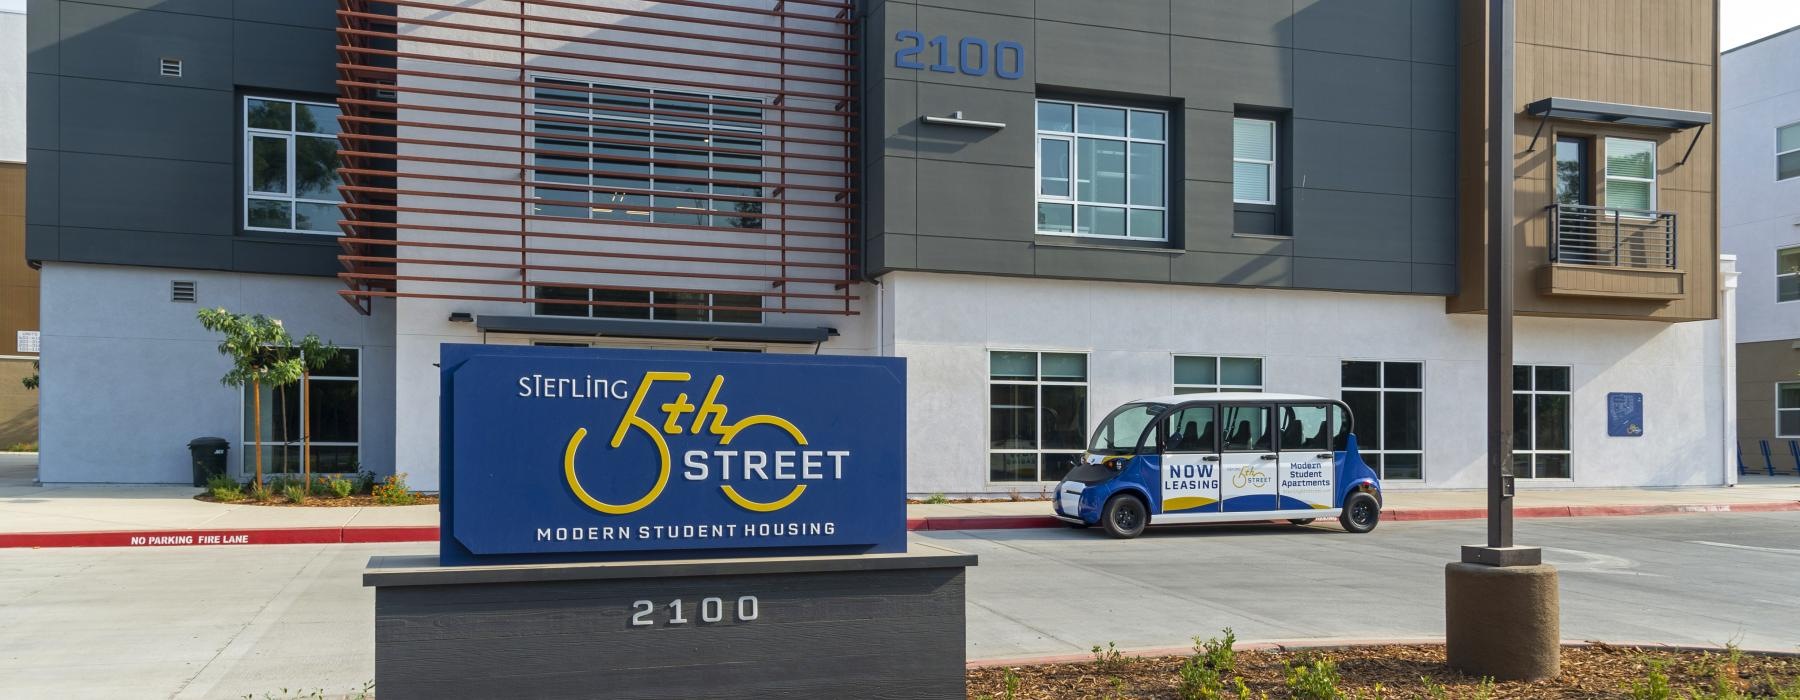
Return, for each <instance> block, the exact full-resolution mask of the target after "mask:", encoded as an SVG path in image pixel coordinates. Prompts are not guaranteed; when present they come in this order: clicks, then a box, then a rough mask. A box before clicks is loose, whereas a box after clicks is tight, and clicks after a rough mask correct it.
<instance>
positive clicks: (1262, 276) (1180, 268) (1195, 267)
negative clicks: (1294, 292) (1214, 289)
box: [1170, 253, 1294, 287]
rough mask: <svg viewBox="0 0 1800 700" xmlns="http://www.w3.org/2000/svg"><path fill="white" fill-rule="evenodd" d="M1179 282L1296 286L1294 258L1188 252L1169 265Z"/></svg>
mask: <svg viewBox="0 0 1800 700" xmlns="http://www.w3.org/2000/svg"><path fill="white" fill-rule="evenodd" d="M1170 273H1171V275H1172V277H1173V278H1174V280H1175V281H1176V282H1185V283H1189V284H1234V285H1244V286H1250V287H1291V286H1294V258H1292V257H1290V256H1286V255H1242V254H1238V253H1202V254H1188V255H1183V256H1181V257H1179V258H1176V259H1175V260H1174V261H1172V262H1171V264H1170Z"/></svg>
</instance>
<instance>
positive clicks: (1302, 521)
mask: <svg viewBox="0 0 1800 700" xmlns="http://www.w3.org/2000/svg"><path fill="white" fill-rule="evenodd" d="M1317 520H1318V518H1294V519H1293V520H1289V521H1288V522H1290V523H1293V524H1295V525H1311V524H1313V522H1315V521H1317Z"/></svg>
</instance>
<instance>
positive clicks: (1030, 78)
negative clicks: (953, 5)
mask: <svg viewBox="0 0 1800 700" xmlns="http://www.w3.org/2000/svg"><path fill="white" fill-rule="evenodd" d="M983 9H985V6H983ZM918 13H919V19H918V22H917V23H916V24H915V25H914V26H912V27H906V26H900V25H898V24H894V20H893V19H890V20H889V23H890V25H891V27H890V30H889V31H888V33H887V39H888V43H889V44H890V48H889V49H888V52H887V53H886V54H885V55H883V57H882V60H883V61H884V62H885V63H887V64H888V65H890V66H891V65H893V62H894V60H893V56H894V53H893V49H892V45H893V44H894V32H895V31H898V30H901V29H916V30H918V31H919V33H921V34H924V35H925V36H926V37H927V38H930V37H934V36H938V35H943V36H945V37H947V38H948V39H949V41H950V46H949V49H948V51H949V59H950V61H949V62H950V63H952V64H954V63H956V48H957V46H956V44H957V42H958V41H960V40H961V39H962V38H963V37H969V36H974V37H981V38H983V39H987V40H988V41H989V42H995V41H1002V40H1008V39H1010V40H1012V41H1016V42H1019V44H1020V45H1022V46H1024V47H1025V60H1024V65H1023V66H1020V68H1021V69H1022V70H1024V72H1025V75H1024V77H1021V78H1019V79H1018V80H1001V79H999V78H995V77H994V75H993V73H992V72H991V71H990V72H989V74H988V75H986V76H980V77H977V76H972V75H963V74H962V73H944V72H940V71H934V70H931V69H929V68H927V69H925V70H907V69H898V70H899V72H900V73H901V74H903V76H904V77H906V78H908V79H911V80H918V81H920V82H926V83H948V84H950V85H971V86H979V87H984V88H988V89H991V90H1012V91H1014V92H1031V91H1032V87H1031V86H1032V85H1033V84H1034V83H1035V82H1038V81H1041V80H1042V79H1041V78H1038V77H1036V76H1035V75H1034V71H1033V62H1032V57H1033V56H1035V55H1036V54H1037V53H1038V52H1037V51H1034V50H1032V42H1031V35H1032V28H1031V25H1032V22H1031V19H1030V17H1029V13H1027V15H1026V16H1017V17H1014V16H1007V15H997V14H990V13H987V12H970V11H967V10H951V9H945V8H942V7H929V6H923V5H921V6H920V7H919V8H918ZM920 60H922V61H924V62H925V64H926V65H927V66H929V65H931V64H933V63H936V62H937V51H935V50H933V49H932V47H930V46H927V47H925V53H923V54H921V56H920Z"/></svg>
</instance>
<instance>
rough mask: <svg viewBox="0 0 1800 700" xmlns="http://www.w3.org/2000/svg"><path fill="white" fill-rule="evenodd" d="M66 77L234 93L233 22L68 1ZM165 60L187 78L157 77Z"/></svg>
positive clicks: (63, 51)
mask: <svg viewBox="0 0 1800 700" xmlns="http://www.w3.org/2000/svg"><path fill="white" fill-rule="evenodd" d="M62 37H63V39H62V42H63V43H62V48H61V60H62V74H63V75H65V76H76V77H82V78H99V79H103V80H131V81H138V82H146V83H163V84H169V85H181V86H184V87H199V88H208V89H212V90H230V89H231V72H232V71H231V20H229V19H219V18H214V17H202V16H199V15H185V14H175V13H171V12H144V11H137V10H130V9H125V8H119V7H107V6H102V5H87V4H82V3H74V2H68V3H63V5H62ZM163 58H177V59H181V60H182V76H181V77H179V78H165V77H162V76H161V75H159V74H158V70H159V68H160V67H161V61H162V59H163Z"/></svg>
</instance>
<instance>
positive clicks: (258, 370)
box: [196, 307, 337, 491]
mask: <svg viewBox="0 0 1800 700" xmlns="http://www.w3.org/2000/svg"><path fill="white" fill-rule="evenodd" d="M196 316H197V317H198V318H199V319H200V325H201V326H203V327H205V328H206V329H207V330H209V331H212V332H215V333H220V334H223V335H224V336H225V339H224V340H223V341H221V342H220V343H219V354H221V355H224V356H226V357H229V358H231V362H232V366H231V370H230V371H228V372H226V373H225V376H223V377H221V378H220V379H219V383H221V384H224V385H225V386H229V387H234V388H241V387H243V386H245V385H249V387H250V396H251V414H252V415H253V416H255V419H254V420H252V421H251V426H252V433H253V437H252V439H251V444H253V445H255V449H256V481H255V482H253V484H252V488H254V489H256V490H259V491H260V490H261V489H262V488H263V457H262V388H263V387H264V386H267V387H269V388H270V389H274V390H280V391H284V392H285V387H286V386H287V385H289V384H293V383H294V382H296V381H300V380H302V379H304V378H306V377H307V376H308V374H309V373H310V372H311V371H313V370H316V369H318V368H319V367H322V366H324V364H325V363H326V362H329V361H330V360H331V358H332V357H333V356H335V355H336V354H337V348H336V347H334V346H332V345H331V344H330V343H326V342H322V341H320V340H319V337H318V336H316V335H313V334H310V333H309V334H307V335H306V337H305V338H302V339H301V340H300V342H299V344H298V345H296V344H295V343H294V338H293V336H292V335H289V334H288V330H287V328H286V327H284V326H283V325H282V324H281V320H280V319H272V318H269V317H267V316H264V315H262V314H234V313H231V312H230V311H227V310H225V308H224V307H220V308H217V309H201V310H200V311H199V313H198V314H196ZM282 396H283V398H284V399H285V396H286V395H285V393H283V394H282ZM286 403H287V402H286V401H285V400H283V401H282V404H283V407H282V409H283V410H284V411H285V410H286ZM281 423H282V432H283V437H282V441H283V442H286V441H287V436H286V431H287V421H286V420H285V416H284V420H282V422H281ZM301 432H302V437H303V438H304V437H305V431H304V430H302V431H301ZM283 459H284V460H285V459H286V452H285V450H284V451H283ZM305 466H307V465H304V464H303V465H302V467H303V468H304V467H305ZM306 472H307V476H308V481H310V480H311V479H310V477H311V470H310V469H306ZM309 485H310V484H309Z"/></svg>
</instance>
